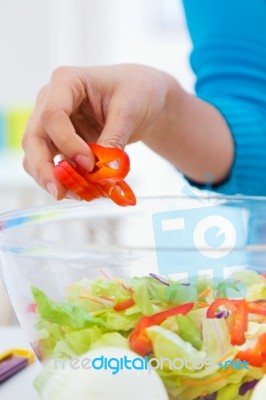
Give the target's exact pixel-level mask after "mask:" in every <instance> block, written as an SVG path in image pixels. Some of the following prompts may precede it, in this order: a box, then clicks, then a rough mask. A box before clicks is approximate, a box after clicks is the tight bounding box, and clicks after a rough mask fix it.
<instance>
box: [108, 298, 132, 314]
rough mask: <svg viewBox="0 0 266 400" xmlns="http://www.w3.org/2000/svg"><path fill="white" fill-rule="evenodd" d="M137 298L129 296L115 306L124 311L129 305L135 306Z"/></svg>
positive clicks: (115, 308)
mask: <svg viewBox="0 0 266 400" xmlns="http://www.w3.org/2000/svg"><path fill="white" fill-rule="evenodd" d="M134 304H135V300H134V299H133V297H129V298H128V299H126V300H124V301H120V302H119V303H116V304H115V305H114V307H113V309H114V310H115V311H124V310H127V309H128V308H129V307H132V306H134Z"/></svg>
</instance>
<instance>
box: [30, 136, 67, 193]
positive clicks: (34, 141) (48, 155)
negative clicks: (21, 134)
mask: <svg viewBox="0 0 266 400" xmlns="http://www.w3.org/2000/svg"><path fill="white" fill-rule="evenodd" d="M26 147H27V148H26V154H30V157H28V156H27V155H25V157H24V161H23V165H24V169H25V170H26V172H28V174H30V175H31V176H32V177H33V179H35V181H36V182H37V183H38V184H39V185H40V186H41V187H42V188H43V189H45V190H47V191H48V192H49V193H50V194H51V195H52V196H53V197H54V198H55V199H57V200H61V199H63V198H64V197H65V195H66V192H67V190H66V188H65V187H64V186H63V185H62V184H61V183H60V182H59V181H58V179H57V178H56V177H55V174H54V160H53V158H54V155H55V153H56V149H55V148H54V149H52V150H51V147H53V145H51V144H50V145H49V144H48V143H47V140H46V139H44V138H43V137H40V136H37V135H31V136H29V140H28V142H27V145H26Z"/></svg>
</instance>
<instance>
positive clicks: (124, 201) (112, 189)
mask: <svg viewBox="0 0 266 400" xmlns="http://www.w3.org/2000/svg"><path fill="white" fill-rule="evenodd" d="M103 189H104V192H105V194H106V196H108V197H110V199H111V200H113V202H115V203H116V204H118V205H119V206H123V207H125V206H134V205H135V204H136V197H135V194H134V192H133V191H132V189H131V187H130V186H129V185H128V184H127V183H126V182H125V181H123V180H121V181H120V182H115V183H105V184H104V185H103Z"/></svg>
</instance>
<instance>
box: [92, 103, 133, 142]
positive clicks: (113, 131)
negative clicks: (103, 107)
mask: <svg viewBox="0 0 266 400" xmlns="http://www.w3.org/2000/svg"><path fill="white" fill-rule="evenodd" d="M135 128H136V107H135V105H134V103H133V102H132V103H127V104H123V105H122V106H121V102H120V101H119V100H115V101H113V104H110V108H109V111H108V114H107V120H106V124H105V126H104V129H103V131H102V133H101V135H100V137H99V139H98V141H97V143H98V144H101V145H102V146H106V147H118V148H120V149H124V148H125V146H126V144H127V143H128V141H129V138H130V137H131V136H132V134H133V132H134V131H135Z"/></svg>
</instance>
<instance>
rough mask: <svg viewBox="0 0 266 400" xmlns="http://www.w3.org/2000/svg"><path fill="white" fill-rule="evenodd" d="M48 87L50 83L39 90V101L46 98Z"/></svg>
mask: <svg viewBox="0 0 266 400" xmlns="http://www.w3.org/2000/svg"><path fill="white" fill-rule="evenodd" d="M48 87H49V85H45V86H43V87H42V88H41V89H40V90H39V92H38V94H37V97H36V101H37V103H39V102H40V101H42V100H43V99H44V98H45V96H46V93H47V91H48Z"/></svg>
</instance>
